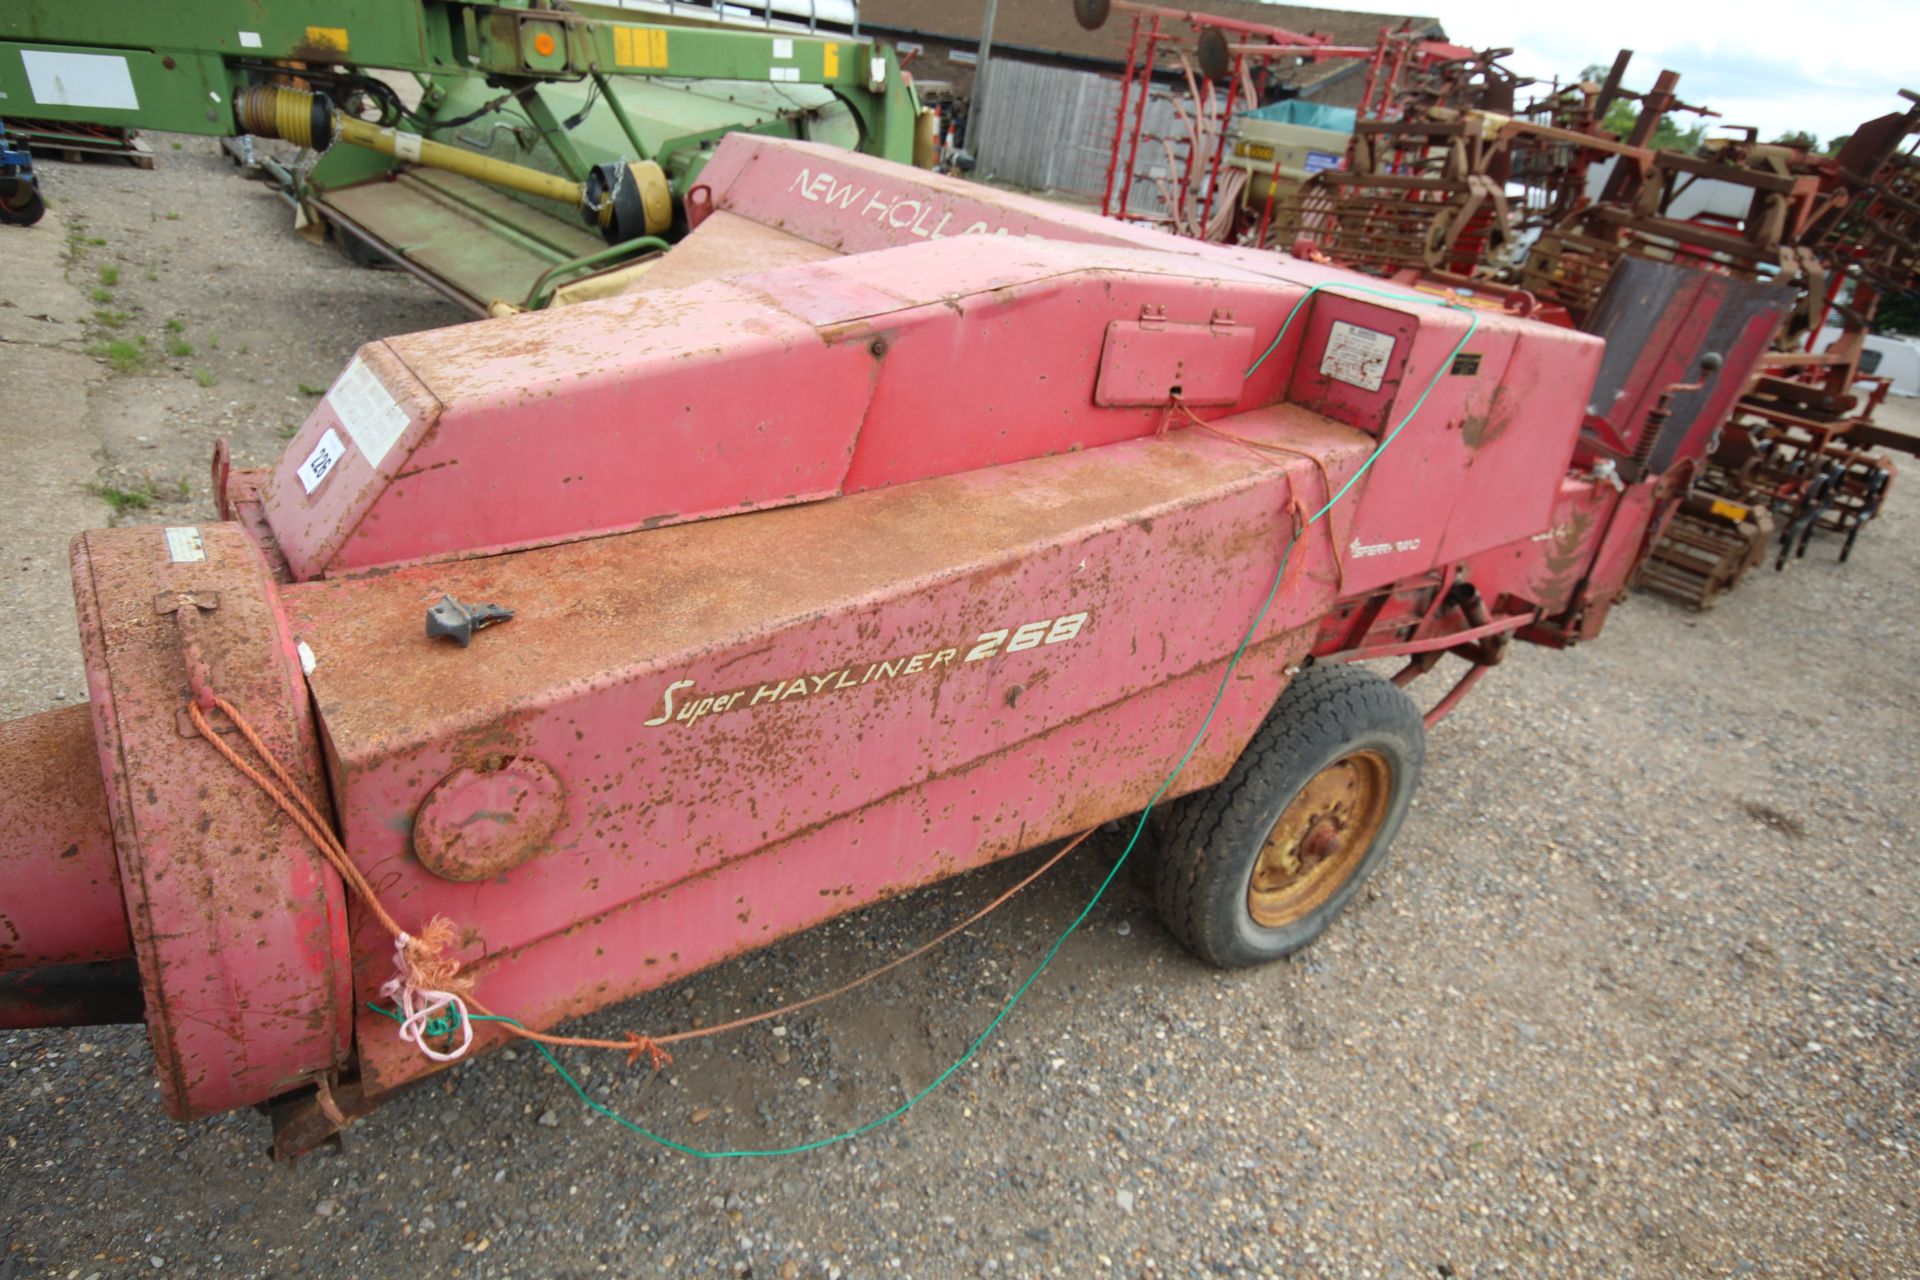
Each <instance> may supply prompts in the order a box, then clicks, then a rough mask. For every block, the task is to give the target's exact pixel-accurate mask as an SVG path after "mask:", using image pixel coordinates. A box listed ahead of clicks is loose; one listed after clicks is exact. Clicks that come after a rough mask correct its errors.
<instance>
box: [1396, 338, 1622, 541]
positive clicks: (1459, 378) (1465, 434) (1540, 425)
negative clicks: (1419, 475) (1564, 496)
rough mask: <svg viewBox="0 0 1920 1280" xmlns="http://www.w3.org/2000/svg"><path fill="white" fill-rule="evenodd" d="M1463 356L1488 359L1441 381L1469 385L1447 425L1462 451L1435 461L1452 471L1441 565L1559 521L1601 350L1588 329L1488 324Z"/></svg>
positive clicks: (1455, 443)
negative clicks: (1556, 512) (1558, 507)
mask: <svg viewBox="0 0 1920 1280" xmlns="http://www.w3.org/2000/svg"><path fill="white" fill-rule="evenodd" d="M1503 348H1505V351H1506V352H1507V354H1505V355H1503V354H1502V349H1503ZM1462 354H1463V355H1464V356H1474V355H1481V356H1482V357H1483V358H1482V359H1481V360H1479V361H1477V362H1456V364H1460V363H1471V364H1474V365H1476V366H1477V367H1476V368H1474V369H1473V371H1472V372H1471V373H1460V374H1456V373H1449V374H1448V375H1447V376H1446V378H1445V379H1443V385H1454V384H1459V385H1462V386H1463V387H1465V385H1466V384H1467V383H1468V382H1469V381H1471V382H1472V386H1471V387H1470V388H1468V395H1467V396H1466V398H1465V399H1464V402H1463V403H1462V404H1461V405H1460V407H1459V408H1458V409H1457V410H1455V411H1454V412H1453V414H1452V416H1450V417H1449V419H1448V421H1447V425H1446V432H1447V438H1448V440H1449V441H1451V442H1452V443H1453V444H1454V446H1455V450H1456V451H1455V452H1453V453H1452V454H1451V456H1448V457H1444V458H1441V459H1437V460H1436V461H1437V462H1438V463H1439V465H1440V466H1441V467H1443V468H1445V469H1446V470H1448V471H1451V472H1453V473H1454V475H1455V479H1454V481H1453V483H1452V488H1453V490H1454V499H1453V507H1452V509H1451V511H1450V512H1449V513H1448V516H1447V527H1446V533H1445V534H1444V535H1443V536H1442V537H1441V539H1440V560H1441V562H1442V563H1444V562H1446V561H1450V560H1464V559H1466V558H1468V557H1470V556H1473V555H1476V554H1478V553H1479V552H1481V551H1484V550H1486V549H1488V548H1490V547H1496V546H1500V545H1502V544H1504V543H1507V542H1511V541H1512V540H1513V539H1515V538H1519V537H1531V536H1532V535H1534V534H1536V533H1538V532H1539V531H1540V530H1542V529H1547V528H1550V527H1552V526H1553V524H1554V523H1555V522H1554V518H1553V509H1554V504H1555V503H1556V501H1557V500H1558V497H1559V488H1560V480H1561V478H1562V477H1563V476H1564V475H1565V474H1566V471H1567V465H1568V463H1569V462H1570V461H1571V459H1572V457H1573V451H1574V446H1575V444H1576V443H1577V442H1578V439H1579V431H1580V419H1581V406H1582V405H1584V404H1585V403H1586V401H1587V397H1588V394H1589V388H1590V387H1591V386H1592V385H1593V379H1594V375H1595V372H1596V371H1597V370H1598V368H1599V364H1600V359H1601V356H1602V354H1603V352H1602V349H1601V346H1600V344H1599V343H1597V342H1594V341H1593V340H1592V339H1590V338H1588V337H1586V336H1585V335H1584V334H1579V333H1575V332H1573V331H1572V330H1570V329H1560V328H1556V327H1554V326H1551V325H1542V324H1527V325H1523V326H1522V325H1517V326H1514V328H1513V329H1512V330H1510V331H1505V332H1503V331H1501V330H1499V329H1483V330H1482V331H1481V333H1479V334H1475V335H1474V338H1473V340H1472V341H1470V342H1468V344H1467V350H1466V351H1465V352H1463V353H1462ZM1434 394H1435V398H1436V399H1438V398H1439V397H1440V393H1439V392H1438V391H1436V392H1435V393H1434ZM1428 403H1429V404H1430V405H1431V404H1432V403H1433V402H1432V401H1429V402H1428Z"/></svg>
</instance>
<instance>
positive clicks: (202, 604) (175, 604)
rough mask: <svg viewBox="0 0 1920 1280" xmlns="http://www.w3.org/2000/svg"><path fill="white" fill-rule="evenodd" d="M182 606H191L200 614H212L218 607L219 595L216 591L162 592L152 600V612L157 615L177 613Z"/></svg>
mask: <svg viewBox="0 0 1920 1280" xmlns="http://www.w3.org/2000/svg"><path fill="white" fill-rule="evenodd" d="M184 605H192V606H193V607H194V608H196V609H198V610H199V611H200V612H201V613H212V612H213V611H214V610H215V609H218V608H219V607H220V593H219V592H218V591H162V592H161V593H160V594H159V595H157V596H155V597H154V598H153V611H154V612H155V613H159V614H168V613H178V612H179V611H180V609H181V607H182V606H184Z"/></svg>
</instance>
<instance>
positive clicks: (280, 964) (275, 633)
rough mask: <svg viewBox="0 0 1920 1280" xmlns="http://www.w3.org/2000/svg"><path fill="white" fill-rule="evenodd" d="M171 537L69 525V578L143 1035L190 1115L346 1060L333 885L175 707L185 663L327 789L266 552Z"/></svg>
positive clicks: (228, 536) (204, 535)
mask: <svg viewBox="0 0 1920 1280" xmlns="http://www.w3.org/2000/svg"><path fill="white" fill-rule="evenodd" d="M166 533H167V531H166V530H162V529H157V528H143V529H142V528H136V529H99V530H95V531H93V532H91V533H86V534H82V535H81V536H80V537H79V538H76V539H75V540H74V543H73V571H74V575H73V576H74V594H75V598H76V603H77V604H78V606H79V613H80V637H81V643H82V646H83V648H84V650H85V654H86V660H87V693H88V696H89V698H90V699H91V707H92V719H93V737H94V742H95V746H96V748H97V751H98V760H99V772H100V774H101V776H103V777H104V778H105V780H106V805H107V810H108V812H109V814H110V815H111V819H112V824H113V839H114V847H115V851H116V853H117V855H118V859H119V864H120V883H121V888H122V892H123V894H124V895H125V900H126V915H127V920H128V922H129V924H130V926H131V932H132V937H133V950H134V954H135V955H136V956H137V957H138V959H139V961H140V974H141V981H142V985H143V986H144V988H145V991H146V1006H147V1029H148V1033H149V1036H150V1038H151V1039H152V1041H153V1048H154V1056H155V1058H156V1059H157V1061H158V1066H159V1074H160V1085H161V1093H162V1096H163V1098H164V1099H165V1102H166V1106H167V1110H168V1111H169V1112H171V1113H172V1114H173V1115H175V1116H177V1117H180V1118H183V1119H184V1118H188V1117H192V1116H200V1115H208V1114H212V1113H214V1112H218V1111H225V1110H230V1109H232V1108H234V1107H241V1106H248V1105H251V1104H253V1103H255V1102H259V1101H261V1100H262V1099H265V1098H269V1097H272V1096H274V1095H275V1094H278V1093H282V1092H285V1091H286V1090H288V1089H290V1088H293V1087H295V1086H296V1085H298V1084H299V1083H301V1082H302V1081H303V1080H306V1079H309V1078H311V1077H313V1076H315V1075H317V1074H320V1073H323V1072H326V1071H328V1070H329V1069H332V1068H334V1067H337V1066H339V1065H340V1064H341V1063H343V1062H344V1061H345V1058H346V1053H347V1047H348V1046H347V1040H346V1032H347V1025H348V1024H347V1021H346V999H347V994H348V993H347V987H346V977H347V971H346V965H345V963H344V961H345V948H344V942H345V930H344V925H345V915H344V912H343V906H344V902H343V900H342V896H341V887H340V883H339V880H338V878H337V877H336V876H335V875H334V873H333V872H332V871H331V869H329V868H328V867H327V866H326V864H325V863H324V862H323V861H322V860H321V857H320V855H319V854H318V853H317V852H316V851H315V850H314V849H313V848H312V847H311V846H310V845H308V844H307V842H306V840H305V838H304V837H303V836H302V835H301V834H300V833H299V832H298V831H297V830H296V829H294V828H293V826H292V825H291V824H290V823H288V822H287V821H286V819H285V818H284V817H282V816H281V815H280V813H279V811H278V810H277V809H275V808H274V806H273V805H272V804H271V803H270V802H269V801H268V800H267V799H266V797H265V796H264V795H262V794H261V793H260V792H258V791H256V790H254V789H253V788H252V787H251V786H250V785H248V784H247V783H245V782H244V781H242V780H241V779H238V778H236V777H235V775H234V773H233V770H232V768H231V767H230V766H229V765H228V764H227V763H226V761H224V760H223V759H221V758H220V757H219V756H218V755H217V754H216V753H215V752H213V751H212V750H211V749H210V748H209V747H208V746H207V745H206V744H205V743H204V742H201V741H199V740H198V738H197V735H195V734H194V731H193V730H192V728H191V725H190V722H187V721H184V719H183V717H182V714H181V713H182V712H183V711H184V709H185V706H186V703H187V699H188V698H189V697H190V696H191V695H192V683H193V681H194V679H195V675H194V670H193V669H194V668H196V667H197V668H199V669H200V670H201V671H202V672H204V673H206V674H205V678H208V679H211V681H212V682H213V683H214V684H215V686H216V687H218V688H219V689H220V691H221V692H222V693H223V694H224V695H225V696H226V697H227V698H228V700H229V701H231V702H232V703H233V704H234V705H235V706H238V707H240V708H242V709H243V711H245V712H246V714H247V715H248V717H249V718H250V719H251V720H252V721H253V722H254V723H255V725H256V727H258V728H259V729H260V731H261V732H262V733H263V735H264V736H265V739H266V742H267V743H268V745H269V746H270V747H271V748H272V749H273V750H274V751H275V752H276V754H277V755H278V756H279V757H280V758H281V759H282V760H284V761H286V762H288V763H289V764H290V765H291V766H292V768H293V769H294V771H295V776H296V777H299V778H302V779H303V780H304V781H305V783H306V785H307V787H308V790H309V792H310V794H312V795H314V796H315V797H317V798H322V799H323V798H324V797H323V796H322V793H321V792H320V790H319V758H318V742H317V739H316V736H315V733H314V726H313V722H312V716H311V712H310V710H309V707H308V702H307V698H306V694H305V689H304V688H303V687H302V684H301V678H300V666H299V660H298V658H297V657H296V656H295V652H294V648H293V640H292V638H291V637H290V636H289V635H288V634H287V631H286V629H285V622H284V619H283V618H282V617H281V616H280V614H279V611H278V608H277V605H276V603H275V598H274V591H273V585H272V581H271V579H270V577H269V575H268V573H267V570H266V565H265V562H264V561H263V560H262V558H261V556H260V554H259V552H258V551H257V550H256V549H255V548H254V545H253V543H252V542H251V541H249V540H248V538H247V536H246V535H245V534H244V533H243V532H242V531H241V529H240V526H238V525H203V526H201V527H200V528H199V530H198V534H199V547H200V548H201V552H200V554H201V555H202V558H200V559H184V560H183V559H180V558H177V555H176V550H175V545H174V543H173V541H172V540H170V539H169V538H168V537H167V536H166ZM183 612H184V613H186V614H187V615H188V618H189V620H188V621H183V620H182V618H181V617H180V616H179V615H180V614H181V613H183Z"/></svg>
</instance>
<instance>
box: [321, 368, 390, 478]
mask: <svg viewBox="0 0 1920 1280" xmlns="http://www.w3.org/2000/svg"><path fill="white" fill-rule="evenodd" d="M326 403H327V407H328V408H330V409H332V410H333V412H334V415H335V416H336V417H338V418H339V419H340V425H341V426H343V427H345V428H346V429H347V434H348V435H350V436H352V437H353V442H354V443H355V444H356V445H359V446H360V452H361V453H364V454H366V455H367V464H368V465H369V466H374V467H377V466H379V465H380V462H381V460H382V459H383V458H385V457H386V456H387V450H389V449H391V448H393V446H394V442H395V441H397V440H399V439H400V437H401V436H402V435H403V434H405V433H406V430H407V411H406V410H405V409H402V408H401V407H400V404H399V402H398V401H397V400H395V399H394V398H393V396H392V395H391V394H390V393H389V392H388V391H387V389H386V388H385V387H383V386H381V385H380V379H379V378H378V377H377V376H376V375H375V374H374V372H373V370H371V369H369V368H367V365H366V362H365V361H364V360H362V359H361V358H360V357H359V356H355V357H354V358H353V363H352V364H350V365H348V366H347V371H346V372H345V373H343V374H341V375H340V380H339V381H338V382H336V383H334V384H333V390H331V391H329V392H327V401H326ZM315 483H318V481H316V482H315Z"/></svg>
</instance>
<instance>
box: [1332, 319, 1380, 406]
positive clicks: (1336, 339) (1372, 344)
mask: <svg viewBox="0 0 1920 1280" xmlns="http://www.w3.org/2000/svg"><path fill="white" fill-rule="evenodd" d="M1392 355H1393V337H1392V335H1390V334H1385V333H1381V332H1379V331H1378V330H1375V329H1362V328H1361V327H1360V326H1359V325H1357V324H1348V323H1347V322H1346V321H1345V320H1335V321H1334V322H1333V332H1332V333H1329V334H1328V335H1327V349H1326V352H1325V353H1324V354H1323V355H1322V356H1321V357H1320V372H1321V373H1322V374H1324V375H1326V376H1327V377H1329V378H1333V379H1336V380H1337V381H1340V382H1344V383H1347V384H1348V385H1349V386H1355V387H1360V388H1362V389H1364V390H1367V391H1378V390H1379V389H1380V380H1381V379H1382V378H1384V377H1385V376H1386V373H1387V360H1388V359H1389V358H1390V357H1391V356H1392Z"/></svg>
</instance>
